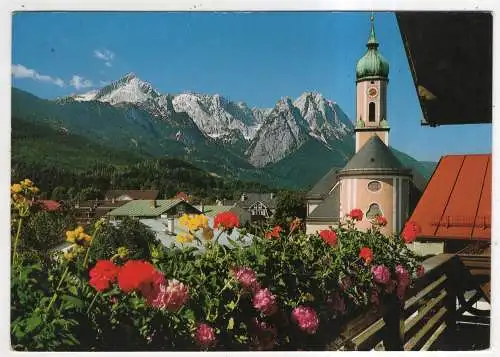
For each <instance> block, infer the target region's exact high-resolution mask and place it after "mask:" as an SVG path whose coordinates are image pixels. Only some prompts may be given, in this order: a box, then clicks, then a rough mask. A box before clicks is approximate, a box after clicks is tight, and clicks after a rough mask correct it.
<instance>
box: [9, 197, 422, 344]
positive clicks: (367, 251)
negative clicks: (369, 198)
mask: <svg viewBox="0 0 500 357" xmlns="http://www.w3.org/2000/svg"><path fill="white" fill-rule="evenodd" d="M13 197H15V200H21V199H20V198H19V196H14V195H13ZM13 199H14V198H13ZM20 202H24V201H22V200H21V201H20ZM20 207H22V205H20V204H17V205H13V210H14V211H13V213H15V212H18V213H19V212H21V211H20V210H19V209H18V208H20ZM23 213H26V212H24V211H23ZM27 214H28V215H29V212H28V213H27ZM351 216H352V217H356V218H350V217H347V218H346V219H345V220H344V221H343V222H342V223H341V224H340V225H339V227H336V228H335V229H332V230H326V231H322V232H320V233H319V234H313V235H306V234H304V233H303V232H301V231H300V230H299V229H296V228H294V229H288V228H287V229H282V228H281V227H279V226H275V227H273V228H272V229H271V227H266V228H265V229H264V230H263V231H262V232H260V234H259V235H258V236H256V237H254V239H253V240H252V241H251V243H249V244H247V245H244V244H242V242H240V241H239V239H237V240H236V241H233V240H231V239H228V241H229V246H225V245H222V244H219V243H218V240H219V238H220V234H225V233H227V232H230V231H232V230H233V229H236V228H235V227H233V226H234V225H236V224H237V222H236V221H234V220H233V219H232V217H230V213H228V212H223V213H221V214H220V216H218V217H216V219H215V220H216V221H217V222H223V223H221V224H220V225H219V234H217V235H216V236H215V237H214V236H213V234H209V235H205V231H206V230H212V227H210V226H208V220H207V219H206V218H205V217H203V216H186V217H183V219H182V222H183V224H184V225H185V226H186V228H188V230H189V233H190V234H192V235H193V236H195V235H196V234H197V232H199V231H203V237H204V238H203V239H199V238H195V239H196V240H197V242H198V244H199V245H198V247H192V246H191V247H181V248H176V247H175V246H171V247H168V248H167V247H164V246H163V245H162V244H161V243H159V242H155V241H154V236H153V235H152V234H151V233H150V232H148V231H147V230H146V229H144V227H141V226H140V223H138V222H137V221H134V220H128V221H123V222H122V223H121V224H119V225H118V226H114V225H113V224H111V223H107V222H105V221H98V222H96V223H95V225H94V226H93V227H89V233H88V234H87V233H85V231H84V230H83V228H81V227H77V228H76V229H74V230H72V231H68V232H67V233H66V237H67V240H68V241H69V242H71V243H72V246H71V248H70V250H69V251H68V252H66V253H64V255H61V254H59V255H56V256H54V257H52V259H51V260H50V261H46V262H43V265H41V264H40V263H38V264H37V263H36V262H34V261H30V260H29V259H27V258H26V257H24V256H20V258H19V259H17V260H16V259H15V260H14V262H13V266H12V280H11V293H12V302H11V312H12V314H11V316H12V318H11V339H12V345H13V347H14V348H15V349H17V350H29V351H46V350H48V351H59V350H87V351H88V350H92V351H107V350H115V351H116V350H124V351H128V350H141V351H161V350H189V351H191V350H200V349H201V350H207V349H216V350H272V349H275V350H321V349H325V347H326V346H327V344H328V343H329V342H330V341H332V340H333V339H334V338H335V337H336V336H337V334H338V333H339V332H340V328H341V327H342V325H343V323H344V322H345V321H346V320H348V319H350V318H352V317H353V316H354V315H356V314H359V313H362V312H363V311H364V309H366V308H367V307H369V306H371V305H378V304H381V303H383V302H384V300H385V299H386V298H392V296H393V295H395V294H396V295H397V296H398V297H399V298H400V299H401V298H402V297H403V296H404V292H405V289H406V288H407V287H408V286H409V285H410V284H411V282H412V280H413V279H414V278H415V277H416V274H417V273H421V268H420V266H419V263H418V261H417V258H416V257H415V256H414V255H413V254H412V253H411V251H410V250H409V249H408V248H407V246H406V244H405V239H406V240H407V239H408V237H405V239H402V238H401V237H399V236H392V237H387V236H384V235H382V234H381V232H380V227H381V226H382V225H383V220H374V221H373V222H372V227H371V229H369V230H368V231H366V232H361V231H358V230H357V229H356V228H355V224H356V222H357V220H360V219H362V217H360V216H355V215H351ZM296 222H298V220H294V221H293V223H294V224H295V223H296ZM19 226H21V225H19ZM13 232H17V230H15V229H14V230H13ZM268 232H271V233H272V234H267V233H268ZM287 232H288V233H287ZM16 238H17V236H16V237H14V239H15V240H17V239H16ZM123 245H128V246H127V247H124V246H123ZM13 256H14V257H15V256H16V251H15V249H14V252H13ZM99 259H106V261H102V260H99ZM137 259H141V260H137ZM89 278H90V279H89ZM96 289H97V290H96Z"/></svg>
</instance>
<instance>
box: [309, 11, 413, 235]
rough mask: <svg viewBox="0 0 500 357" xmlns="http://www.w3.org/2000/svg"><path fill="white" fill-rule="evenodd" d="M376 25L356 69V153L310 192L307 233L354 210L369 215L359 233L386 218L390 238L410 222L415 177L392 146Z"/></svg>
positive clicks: (385, 73) (386, 75) (383, 229)
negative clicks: (411, 193)
mask: <svg viewBox="0 0 500 357" xmlns="http://www.w3.org/2000/svg"><path fill="white" fill-rule="evenodd" d="M373 21H374V18H373V15H372V16H371V18H370V23H371V26H370V36H369V37H368V43H367V44H366V47H367V51H366V53H365V54H364V55H363V57H361V59H360V60H359V61H358V63H357V65H356V125H355V133H356V153H355V154H354V156H353V157H352V158H351V159H350V160H349V161H348V162H347V164H346V165H345V166H344V167H343V168H342V169H340V170H338V169H335V170H333V169H332V170H330V171H329V172H328V173H327V174H326V175H325V177H323V178H322V179H321V180H320V181H319V182H318V183H317V184H316V185H315V186H314V187H313V188H312V189H311V191H309V192H308V194H307V196H306V198H307V200H308V202H307V207H308V215H307V225H306V231H307V232H308V233H314V232H316V231H319V230H321V229H327V228H328V227H329V226H335V225H337V224H339V223H340V222H342V219H343V218H344V217H345V216H346V215H347V214H349V212H350V211H351V210H352V209H355V208H356V209H360V210H361V211H362V212H363V215H364V219H363V220H362V221H359V222H356V227H357V228H358V229H360V230H367V229H370V228H371V227H372V222H373V221H374V220H375V219H376V218H377V216H383V217H384V218H386V220H387V224H386V225H385V226H384V227H381V228H380V231H381V232H382V233H383V234H385V235H391V234H393V233H398V232H399V231H400V230H401V229H402V227H403V225H404V222H405V221H406V219H407V218H408V214H409V209H410V200H409V199H410V184H411V180H412V172H411V169H409V168H407V167H405V166H404V165H403V164H402V163H401V161H399V159H398V158H397V157H396V155H395V154H394V152H393V151H392V150H391V148H390V147H389V125H388V124H387V85H388V83H389V63H388V62H387V60H386V59H385V58H384V57H382V55H381V54H380V53H379V52H378V46H379V44H378V42H377V38H376V37H375V26H374V23H373Z"/></svg>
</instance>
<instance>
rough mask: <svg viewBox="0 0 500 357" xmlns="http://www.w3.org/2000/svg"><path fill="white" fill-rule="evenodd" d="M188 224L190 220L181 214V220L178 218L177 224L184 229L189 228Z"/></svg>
mask: <svg viewBox="0 0 500 357" xmlns="http://www.w3.org/2000/svg"><path fill="white" fill-rule="evenodd" d="M189 222H190V218H189V216H188V215H187V214H183V215H182V217H181V218H179V224H180V225H181V226H184V227H186V228H189Z"/></svg>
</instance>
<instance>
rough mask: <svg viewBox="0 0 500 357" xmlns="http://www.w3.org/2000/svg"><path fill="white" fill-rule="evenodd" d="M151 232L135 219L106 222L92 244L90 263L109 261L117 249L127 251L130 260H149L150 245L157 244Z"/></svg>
mask: <svg viewBox="0 0 500 357" xmlns="http://www.w3.org/2000/svg"><path fill="white" fill-rule="evenodd" d="M158 243H159V242H158V240H157V239H156V236H155V234H154V232H153V231H151V230H150V229H149V228H148V227H147V226H145V225H144V224H142V223H141V222H139V221H138V220H136V219H132V218H125V219H123V220H122V221H120V222H117V223H114V222H107V223H105V224H104V226H103V227H102V228H101V230H100V233H99V235H98V236H97V237H96V238H95V240H94V241H93V242H92V245H91V247H90V251H89V257H90V260H91V261H96V260H98V259H109V258H111V257H112V256H113V255H114V254H116V252H117V250H118V248H119V247H126V248H127V249H128V250H129V256H128V258H130V259H146V260H150V259H151V253H150V245H155V244H158Z"/></svg>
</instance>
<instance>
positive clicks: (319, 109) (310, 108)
mask: <svg viewBox="0 0 500 357" xmlns="http://www.w3.org/2000/svg"><path fill="white" fill-rule="evenodd" d="M293 104H294V106H295V107H297V108H298V109H299V111H300V114H301V115H302V117H303V118H304V120H305V121H307V123H308V124H309V129H310V132H309V135H311V136H312V137H315V138H317V139H318V140H320V141H323V142H324V143H325V144H328V142H329V141H331V140H342V139H343V138H344V137H345V136H346V135H349V134H351V133H352V130H353V129H354V127H353V124H352V122H351V121H350V120H349V118H348V117H347V115H346V114H345V113H344V112H343V111H342V109H340V107H339V106H338V105H337V104H336V103H334V102H332V101H331V100H327V99H325V98H324V97H323V96H322V95H321V94H319V93H313V92H305V93H303V94H302V95H301V96H300V97H299V98H297V100H295V102H294V103H293Z"/></svg>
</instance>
